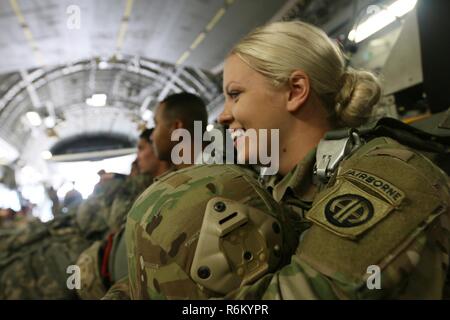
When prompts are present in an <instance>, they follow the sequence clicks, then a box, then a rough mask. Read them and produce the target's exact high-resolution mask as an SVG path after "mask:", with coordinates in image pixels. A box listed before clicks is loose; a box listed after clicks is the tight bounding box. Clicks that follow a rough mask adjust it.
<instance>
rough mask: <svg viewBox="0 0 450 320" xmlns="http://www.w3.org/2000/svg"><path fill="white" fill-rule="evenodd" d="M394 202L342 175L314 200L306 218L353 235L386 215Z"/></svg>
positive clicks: (361, 232) (348, 236) (325, 226)
mask: <svg viewBox="0 0 450 320" xmlns="http://www.w3.org/2000/svg"><path fill="white" fill-rule="evenodd" d="M393 209H394V206H393V205H392V204H390V203H388V202H386V201H383V200H381V199H380V198H378V197H376V196H374V195H372V194H369V193H367V192H365V191H364V190H362V189H361V188H359V187H357V186H356V185H354V184H353V183H351V182H350V181H347V180H346V179H339V180H338V182H337V183H336V185H335V186H334V187H333V188H332V189H331V190H330V191H329V192H328V193H327V195H326V196H325V197H324V198H322V199H321V200H320V201H319V202H318V203H316V204H315V206H314V209H313V210H311V211H310V212H308V214H307V218H308V219H309V220H312V221H313V222H315V223H317V224H319V225H320V226H322V227H323V228H325V229H327V230H328V231H331V232H333V233H334V234H336V235H338V236H341V237H344V238H349V239H357V238H358V236H360V235H361V234H363V233H364V232H365V231H367V230H369V229H370V228H372V227H373V226H374V225H375V224H377V223H378V222H380V221H381V220H382V219H383V218H384V217H386V216H387V215H388V214H389V213H390V212H391V211H392V210H393Z"/></svg>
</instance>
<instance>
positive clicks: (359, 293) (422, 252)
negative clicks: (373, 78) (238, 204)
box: [226, 138, 450, 299]
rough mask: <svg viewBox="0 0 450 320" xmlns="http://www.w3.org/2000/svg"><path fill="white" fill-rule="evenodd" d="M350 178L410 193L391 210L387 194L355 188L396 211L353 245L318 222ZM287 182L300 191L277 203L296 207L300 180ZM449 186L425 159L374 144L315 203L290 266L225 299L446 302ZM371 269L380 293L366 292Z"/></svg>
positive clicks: (387, 143) (388, 143)
mask: <svg viewBox="0 0 450 320" xmlns="http://www.w3.org/2000/svg"><path fill="white" fill-rule="evenodd" d="M295 170H297V171H298V168H296V169H295ZM348 170H361V171H364V172H367V173H368V175H367V176H369V175H373V176H375V177H380V179H382V180H384V181H388V182H389V183H390V184H391V185H393V186H395V187H397V188H398V189H399V190H401V191H402V192H403V193H404V198H402V197H401V196H399V197H398V199H401V198H402V199H401V201H398V202H397V203H394V205H393V204H392V203H389V199H388V198H387V197H383V196H382V195H383V193H385V194H387V192H386V190H388V189H387V187H386V190H384V189H379V188H378V190H377V189H376V188H373V187H372V188H371V187H370V186H369V185H368V184H364V183H361V182H359V183H358V181H356V180H352V181H350V183H352V184H353V186H351V188H352V189H351V190H353V192H355V194H358V195H362V196H364V197H365V198H366V200H369V201H370V202H372V203H379V202H380V201H382V202H383V201H384V202H385V203H380V205H381V206H382V207H383V206H384V205H386V206H387V207H389V206H391V207H392V208H391V210H390V211H389V212H388V211H386V212H385V213H386V214H384V213H383V212H381V213H383V214H381V213H380V212H375V213H374V215H378V216H379V217H380V220H379V221H378V222H377V223H376V224H374V225H373V226H371V227H370V228H369V227H368V228H364V224H363V229H364V230H363V232H362V234H359V235H357V237H355V238H352V237H350V236H351V234H349V231H345V230H344V229H342V228H341V230H338V229H339V228H336V227H335V226H333V225H323V224H320V223H319V222H320V220H317V217H321V216H322V215H324V213H325V214H326V211H325V210H324V209H323V206H321V203H322V202H323V201H325V203H326V202H327V201H328V203H332V202H333V199H336V198H335V197H336V196H338V195H339V192H342V191H341V190H339V188H340V186H343V185H344V184H346V185H347V186H348V185H349V184H348V183H349V179H348V176H346V172H349V171H348ZM288 179H289V180H291V179H294V180H295V181H297V182H295V183H289V182H288V183H287V184H291V185H292V186H294V188H292V189H291V190H292V191H294V192H293V193H286V194H277V195H274V196H275V197H277V198H279V199H280V201H282V202H289V201H292V199H290V198H292V197H294V201H295V200H296V199H295V198H297V194H296V193H295V191H296V188H295V186H299V185H300V184H299V183H300V182H301V180H302V179H299V177H296V176H295V175H290V177H288ZM447 179H448V178H447V176H446V175H445V174H444V173H443V172H442V171H440V169H439V168H437V167H435V166H434V165H433V164H432V163H431V162H430V161H428V160H427V159H425V158H424V157H423V156H422V155H420V154H418V153H416V152H413V151H411V150H409V149H407V148H405V147H403V146H401V145H400V144H398V143H397V142H395V141H393V140H391V139H388V138H376V139H374V140H372V141H370V142H369V143H367V144H366V145H364V146H363V147H361V148H360V149H359V150H358V151H357V152H356V153H355V154H353V155H352V156H351V157H350V158H348V159H347V160H345V161H343V162H342V163H341V165H340V168H339V170H338V172H337V175H335V176H334V177H333V178H332V179H331V181H330V182H329V184H328V185H327V187H326V188H325V189H324V190H323V191H321V192H319V193H318V194H317V195H316V197H315V198H314V203H313V205H312V208H311V210H310V211H308V213H307V215H306V217H307V218H308V219H309V220H311V222H312V227H311V228H310V229H308V231H306V232H305V233H304V234H303V235H302V237H301V241H300V244H299V246H298V249H297V252H296V254H295V256H294V257H293V258H292V261H291V263H290V264H289V265H287V266H285V267H283V268H281V269H280V270H279V271H277V272H275V273H273V274H268V275H266V276H264V277H262V278H261V279H259V280H258V281H257V282H255V283H254V284H252V285H247V286H243V287H241V288H239V289H237V290H235V291H234V292H232V293H230V294H229V295H227V297H226V298H229V299H441V298H442V296H443V286H444V282H445V278H446V274H447V270H448V261H449V258H448V245H449V244H448V239H449V206H450V196H449V189H448V185H447V181H448V180H447ZM285 183H286V181H285ZM336 186H337V187H336ZM380 190H381V192H380ZM399 194H400V193H399ZM325 208H326V207H325ZM341 208H342V207H341ZM380 208H381V207H380ZM347 209H348V207H347ZM347 229H349V230H351V229H355V228H347ZM342 230H344V232H347V234H345V233H342ZM355 235H356V233H355V234H353V236H355ZM330 244H332V245H330ZM371 265H376V266H378V267H379V268H380V270H381V273H380V280H381V282H380V283H381V286H380V289H377V288H373V287H370V286H368V285H367V283H368V280H369V276H370V275H371V274H370V273H368V272H367V270H368V269H367V268H368V267H369V266H371ZM370 288H371V289H370Z"/></svg>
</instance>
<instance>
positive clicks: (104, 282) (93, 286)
mask: <svg viewBox="0 0 450 320" xmlns="http://www.w3.org/2000/svg"><path fill="white" fill-rule="evenodd" d="M152 181H153V178H152V177H151V176H150V175H148V174H140V175H137V176H129V177H127V179H126V180H125V181H122V182H120V184H117V183H114V184H112V185H109V186H108V185H107V187H108V188H107V189H106V192H105V193H104V195H106V196H108V197H110V199H106V198H105V196H103V197H102V201H101V202H95V204H94V205H97V206H99V207H101V208H102V210H99V211H100V212H101V213H102V216H103V217H104V218H105V220H106V221H107V225H108V229H109V232H110V233H109V235H108V237H106V238H105V239H103V240H102V241H97V242H95V243H93V244H92V245H91V246H90V247H89V248H87V249H86V250H85V251H84V252H83V253H82V254H81V255H80V257H79V259H78V261H77V265H78V266H79V267H80V269H81V288H80V289H79V290H77V293H78V295H79V297H80V298H81V299H84V300H88V299H89V300H98V299H101V298H102V297H103V296H104V295H105V293H106V292H107V290H108V287H109V285H110V284H111V283H114V279H113V278H112V277H111V276H112V274H113V273H114V271H115V270H112V267H113V266H114V265H120V264H118V263H116V264H114V263H113V262H114V261H116V260H125V263H126V252H122V251H120V250H117V248H118V245H117V243H116V242H117V241H118V240H120V238H118V237H116V236H114V234H115V232H116V231H117V230H119V228H121V226H123V224H124V222H125V220H126V216H127V213H128V211H129V210H130V208H131V206H132V205H133V203H134V201H135V200H136V198H137V197H138V196H139V195H140V194H141V193H142V192H143V191H144V190H145V189H146V188H147V187H149V186H150V185H151V183H152ZM110 236H111V237H110ZM113 236H114V237H113ZM108 238H111V239H112V244H111V248H112V249H111V251H110V252H109V253H108V254H109V260H110V263H108V266H109V268H108V274H109V275H111V276H110V277H106V278H105V277H104V276H102V272H101V269H100V268H101V266H102V263H103V259H105V257H104V250H105V249H106V248H107V243H108ZM120 271H122V270H120ZM123 272H124V271H122V273H123ZM125 272H126V271H125Z"/></svg>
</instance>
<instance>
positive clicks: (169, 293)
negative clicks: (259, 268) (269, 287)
mask: <svg viewBox="0 0 450 320" xmlns="http://www.w3.org/2000/svg"><path fill="white" fill-rule="evenodd" d="M218 196H220V197H222V198H227V199H230V200H237V201H239V202H241V203H243V204H246V205H248V206H249V207H252V208H258V209H260V210H262V211H263V212H264V214H267V215H270V216H271V217H275V218H276V219H277V220H278V221H280V224H282V225H283V227H282V234H283V236H284V239H283V240H284V243H283V245H282V246H283V248H284V249H285V251H284V252H285V255H284V256H283V257H284V259H283V260H282V263H287V262H288V260H289V258H290V255H291V254H292V253H293V251H294V250H295V247H296V244H297V238H298V235H297V234H294V232H293V231H292V230H291V226H292V225H291V223H290V222H288V221H287V217H286V216H285V215H284V212H283V211H282V210H281V207H280V206H279V205H278V204H277V203H276V202H275V201H274V200H273V199H272V198H271V196H270V194H269V193H267V192H266V191H265V190H264V189H263V188H261V186H260V184H259V183H258V182H257V181H256V180H255V174H254V173H253V172H251V171H248V170H246V169H244V168H242V167H239V166H236V165H205V166H194V167H190V168H186V169H183V170H179V171H177V172H174V173H171V174H168V175H164V176H163V177H161V178H159V179H158V180H157V182H155V183H154V184H153V185H152V186H151V187H150V188H148V189H147V190H146V191H145V192H144V193H143V194H142V195H141V196H140V197H139V198H138V199H137V201H136V202H135V204H134V205H133V208H132V209H131V210H130V212H129V214H128V218H127V226H126V232H125V236H126V243H127V251H128V270H129V278H130V295H131V298H132V299H185V298H189V299H205V298H210V297H217V296H218V294H217V292H213V291H211V290H208V289H206V288H205V287H203V286H200V285H198V284H197V283H196V282H194V281H193V280H192V279H191V277H190V266H191V263H192V259H193V257H194V255H195V252H196V247H197V243H198V239H199V233H200V228H201V226H202V221H203V219H204V216H205V208H206V206H207V203H208V201H209V200H210V199H212V198H214V197H218ZM276 267H278V266H277V265H271V266H270V267H269V271H270V270H275V268H276Z"/></svg>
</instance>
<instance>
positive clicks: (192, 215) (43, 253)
mask: <svg viewBox="0 0 450 320" xmlns="http://www.w3.org/2000/svg"><path fill="white" fill-rule="evenodd" d="M223 78H224V80H223V82H224V83H223V87H224V95H225V106H224V109H223V112H222V113H221V115H220V116H219V121H220V122H221V124H223V125H225V126H226V127H228V128H229V129H230V130H231V132H232V136H233V138H234V141H235V143H236V141H237V140H239V139H245V137H246V131H247V130H249V129H256V130H257V129H275V128H276V129H279V131H280V133H279V150H280V158H279V172H278V174H277V175H274V176H271V177H268V178H267V177H266V178H265V179H259V177H258V174H259V173H258V172H257V171H256V170H255V168H254V167H252V166H247V165H234V164H227V165H222V164H210V165H199V166H193V165H192V164H175V163H174V162H173V160H172V158H171V150H172V148H173V147H174V144H175V143H176V142H174V141H172V140H171V133H172V132H173V131H174V130H176V129H180V128H184V129H186V130H187V131H188V132H190V133H191V136H193V124H194V121H201V122H202V123H203V124H204V126H203V127H206V122H207V113H206V109H205V105H204V103H203V101H201V99H200V98H199V97H197V96H195V95H193V94H189V93H181V94H175V95H171V96H169V97H167V98H166V99H165V100H164V101H162V102H161V103H160V104H159V106H158V107H157V109H156V112H155V128H154V129H153V131H149V130H147V131H144V132H143V133H142V135H141V137H140V140H139V145H138V159H137V166H138V168H139V170H137V171H139V173H138V174H137V173H136V171H134V173H132V174H131V175H130V176H129V177H127V178H126V179H125V180H122V179H119V178H116V177H110V179H106V180H105V181H104V183H101V184H100V185H99V186H98V188H97V189H96V190H95V192H94V194H93V195H92V196H91V197H90V198H89V199H88V200H87V201H86V202H84V203H82V204H81V205H80V206H79V207H78V208H77V210H76V212H74V213H71V214H69V215H66V216H64V217H61V218H58V219H55V220H54V221H53V222H51V223H49V224H45V225H44V224H36V225H33V226H30V228H28V229H27V230H25V231H23V232H21V233H12V234H7V235H3V234H2V235H1V237H2V239H1V241H0V245H1V246H2V248H0V249H1V250H0V254H1V255H2V256H0V284H1V292H0V298H70V297H75V292H74V291H71V290H69V289H68V287H67V281H66V280H67V273H66V267H67V266H68V265H72V264H75V265H77V266H79V267H80V269H81V272H80V274H81V288H79V289H78V290H77V291H76V294H77V295H78V297H80V298H83V299H101V298H103V299H130V298H131V299H208V298H228V299H380V298H384V299H397V298H416V299H420V298H423V299H441V298H443V297H444V295H445V285H446V277H447V269H448V260H449V258H448V245H449V244H448V240H449V223H448V218H449V217H448V215H449V213H450V211H449V208H450V195H449V188H448V176H447V175H446V174H445V173H444V172H443V171H442V170H440V169H439V168H438V167H437V166H436V165H434V164H433V163H432V162H431V161H430V160H429V158H428V157H427V156H425V155H424V154H423V153H422V152H421V151H420V150H417V149H415V148H414V146H417V145H418V144H417V143H416V141H417V139H412V138H411V134H412V133H414V132H415V131H408V130H409V129H408V128H404V127H402V125H401V123H395V125H392V123H393V122H392V121H390V122H389V121H384V122H380V123H379V125H380V126H383V128H385V129H386V128H387V129H390V130H384V131H381V132H382V134H380V133H379V132H380V130H378V131H376V129H377V128H379V126H378V127H374V128H375V129H365V130H364V131H349V130H347V129H348V128H357V127H359V126H361V125H363V124H365V123H366V122H367V121H368V120H369V118H370V115H371V112H372V108H373V107H374V105H376V104H377V102H378V101H379V99H380V95H381V88H380V85H379V83H378V81H377V79H376V78H375V76H374V75H372V74H371V73H369V72H365V71H357V70H353V69H351V68H348V67H347V66H346V63H345V59H344V56H343V54H342V52H341V51H340V49H339V48H338V47H337V46H336V44H335V43H333V42H332V41H331V40H330V39H329V38H328V37H327V36H326V34H325V33H324V32H323V31H321V30H319V29H317V28H315V27H313V26H311V25H308V24H305V23H302V22H279V23H272V24H269V25H267V26H264V27H261V28H257V29H256V30H254V31H253V32H252V33H250V34H249V35H248V36H246V37H244V38H243V39H242V40H241V41H240V42H239V43H238V44H237V45H236V46H235V47H234V48H233V49H232V51H231V52H230V54H229V55H228V56H227V58H226V61H225V64H224V77H223ZM399 127H402V128H403V129H404V130H403V131H402V134H395V133H396V132H397V131H396V130H399ZM342 128H344V129H345V130H339V129H342ZM392 132H394V133H393V134H392ZM405 132H410V133H411V134H407V133H405ZM259 142H261V141H259ZM261 143H263V144H264V141H262V142H261ZM192 145H193V144H192ZM271 147H275V146H271ZM244 148H245V144H244ZM336 150H337V151H336ZM436 150H438V149H436ZM257 151H258V150H256V151H255V150H252V149H251V148H245V149H244V156H245V158H246V159H247V160H248V159H249V158H250V157H251V153H252V152H256V153H257ZM192 152H193V150H192ZM384 186H388V187H387V188H384ZM388 190H392V192H394V193H395V196H393V195H392V193H391V192H390V191H388ZM369 271H374V272H375V273H378V274H376V276H377V277H375V278H376V279H379V281H375V283H371V284H370V285H369V282H368V281H369V280H371V279H372V277H371V276H372V275H373V274H371V273H370V272H369ZM368 272H369V273H368Z"/></svg>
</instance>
